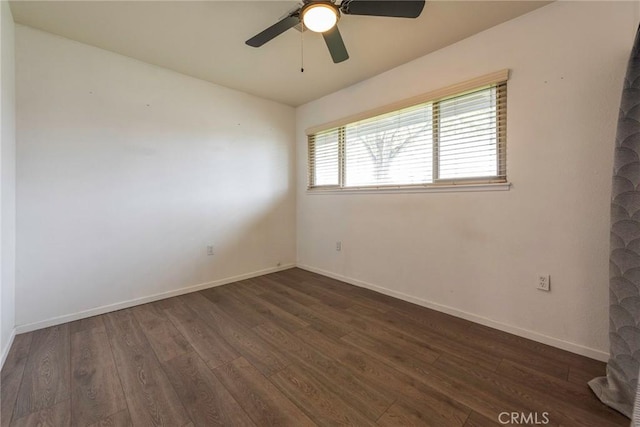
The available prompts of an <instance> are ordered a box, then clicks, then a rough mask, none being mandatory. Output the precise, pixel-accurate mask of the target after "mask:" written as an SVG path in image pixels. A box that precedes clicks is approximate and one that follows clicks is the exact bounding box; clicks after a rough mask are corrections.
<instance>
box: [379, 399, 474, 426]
mask: <svg viewBox="0 0 640 427" xmlns="http://www.w3.org/2000/svg"><path fill="white" fill-rule="evenodd" d="M378 425H381V426H386V427H396V426H403V427H405V426H406V427H409V426H416V427H418V426H439V427H459V426H461V425H462V424H461V423H460V420H453V419H450V418H448V419H447V418H443V417H442V416H439V414H434V413H426V415H425V413H424V412H421V411H419V410H416V409H413V408H412V407H411V406H410V405H408V404H406V403H404V402H402V401H400V402H396V403H394V404H393V405H391V407H390V408H389V409H388V410H387V411H386V412H385V413H384V414H383V415H382V416H381V417H380V419H379V420H378Z"/></svg>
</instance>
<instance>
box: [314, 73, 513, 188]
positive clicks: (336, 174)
mask: <svg viewBox="0 0 640 427" xmlns="http://www.w3.org/2000/svg"><path fill="white" fill-rule="evenodd" d="M496 74H498V73H496ZM487 77H489V76H485V78H484V79H485V80H486V79H487ZM490 77H492V78H495V75H491V76H490ZM506 77H507V71H506V70H505V71H504V72H500V73H499V80H497V81H494V82H492V83H488V84H487V83H485V84H482V85H479V86H474V87H469V86H470V83H471V82H467V83H465V84H461V85H457V86H456V87H454V88H448V89H446V90H445V92H448V93H447V94H446V95H442V96H438V97H431V96H429V99H428V100H422V101H421V102H415V100H410V101H408V102H407V103H411V104H412V105H408V106H404V105H403V106H402V107H400V108H397V106H392V107H393V108H391V107H385V108H384V109H386V110H390V111H388V112H383V113H382V114H370V113H365V115H366V116H367V117H364V118H362V116H360V117H358V118H357V119H355V120H353V118H352V119H345V120H343V121H341V123H339V124H337V125H336V124H335V123H334V124H333V125H331V124H330V125H327V126H323V129H319V130H311V131H308V134H309V136H308V142H309V188H310V189H338V190H339V189H359V188H362V189H367V188H389V187H391V188H394V187H405V186H406V187H408V186H423V187H426V186H437V185H443V184H449V185H451V184H474V183H498V182H506V151H505V149H506V144H505V142H506V141H505V135H506V96H507V92H506V91H507V85H506ZM476 80H477V79H476ZM463 86H466V88H464V87H463ZM451 89H453V90H455V91H453V92H452V90H451ZM441 93H442V92H441ZM428 95H429V94H428ZM431 95H433V94H431ZM424 97H427V96H426V95H425V96H423V97H422V98H424ZM411 101H413V102H411ZM407 103H405V104H407Z"/></svg>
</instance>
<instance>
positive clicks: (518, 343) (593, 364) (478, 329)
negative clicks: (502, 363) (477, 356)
mask: <svg viewBox="0 0 640 427" xmlns="http://www.w3.org/2000/svg"><path fill="white" fill-rule="evenodd" d="M469 332H470V333H472V334H474V335H475V336H481V337H483V338H486V339H488V340H490V341H493V342H497V343H501V344H504V345H506V346H509V347H512V348H517V349H519V350H522V352H526V353H533V354H535V355H538V356H542V357H545V358H547V359H550V360H554V361H556V362H560V363H564V364H567V365H570V366H571V367H573V368H574V369H579V370H581V371H584V372H588V373H591V374H592V375H593V376H594V377H597V376H599V375H604V370H605V366H606V364H605V363H604V362H601V361H599V360H594V359H589V358H587V357H583V356H580V355H577V354H574V353H571V352H568V351H566V350H562V349H559V348H556V347H552V346H550V345H547V344H542V343H539V342H536V341H532V340H530V339H527V338H523V337H519V336H517V335H513V334H507V333H504V332H502V331H499V330H497V329H493V328H489V327H488V326H484V325H478V324H473V325H472V326H471V328H469ZM515 361H516V362H519V361H518V360H515ZM520 361H521V360H520Z"/></svg>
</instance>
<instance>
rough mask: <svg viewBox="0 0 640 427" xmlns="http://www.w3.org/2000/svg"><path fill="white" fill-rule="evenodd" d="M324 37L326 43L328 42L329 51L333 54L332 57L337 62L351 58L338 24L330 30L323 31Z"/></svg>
mask: <svg viewBox="0 0 640 427" xmlns="http://www.w3.org/2000/svg"><path fill="white" fill-rule="evenodd" d="M322 37H323V38H324V41H325V43H327V48H329V53H330V54H331V59H333V62H334V63H336V64H337V63H338V62H342V61H346V60H347V59H349V54H348V53H347V48H346V46H345V45H344V41H343V40H342V36H341V35H340V30H338V26H337V25H336V26H335V27H333V28H332V29H330V30H329V31H325V32H324V33H322Z"/></svg>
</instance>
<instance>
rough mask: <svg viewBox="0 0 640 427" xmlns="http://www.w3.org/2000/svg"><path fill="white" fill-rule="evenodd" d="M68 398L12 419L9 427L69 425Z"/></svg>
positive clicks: (63, 426) (62, 426)
mask: <svg viewBox="0 0 640 427" xmlns="http://www.w3.org/2000/svg"><path fill="white" fill-rule="evenodd" d="M69 404H70V401H69V399H66V400H63V401H61V402H58V403H56V404H55V405H53V406H49V407H47V408H44V409H41V410H39V411H35V412H31V413H29V414H27V415H25V416H24V417H22V418H18V419H14V420H13V422H12V423H11V427H33V426H38V427H70V426H71V425H72V424H71V408H70V407H69Z"/></svg>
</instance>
